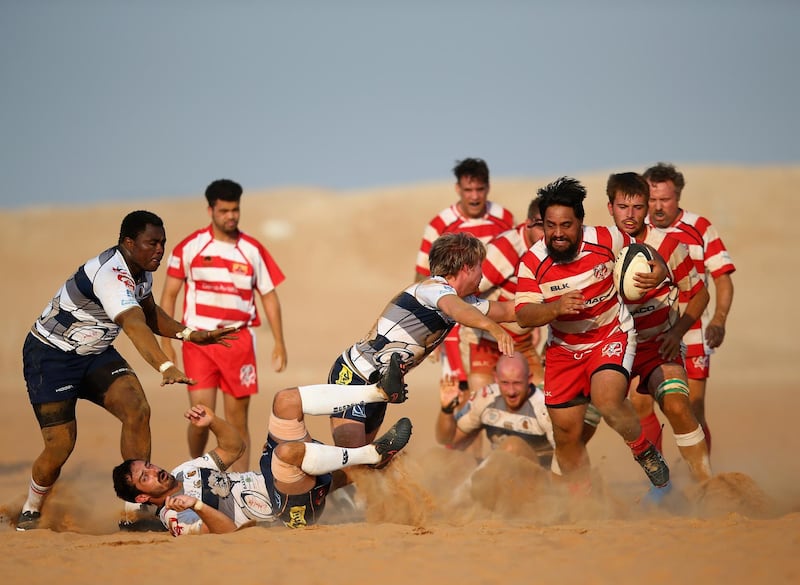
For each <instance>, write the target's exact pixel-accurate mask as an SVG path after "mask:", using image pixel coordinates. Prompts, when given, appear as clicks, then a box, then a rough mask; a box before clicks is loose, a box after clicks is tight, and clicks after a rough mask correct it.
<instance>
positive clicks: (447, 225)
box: [416, 201, 514, 276]
mask: <svg viewBox="0 0 800 585" xmlns="http://www.w3.org/2000/svg"><path fill="white" fill-rule="evenodd" d="M513 227H514V216H513V215H512V213H511V212H510V211H508V210H507V209H506V208H505V207H503V206H502V205H499V204H498V203H495V202H494V201H487V202H486V213H484V214H483V216H481V217H478V218H470V217H465V216H463V215H461V213H459V211H458V204H457V203H454V204H453V205H451V206H450V207H448V208H446V209H443V210H442V211H440V212H439V214H438V215H437V216H436V217H434V218H433V219H432V220H431V221H430V223H429V224H428V225H427V226H426V227H425V231H424V232H423V234H422V244H421V245H420V249H419V252H418V253H417V267H416V270H417V274H421V275H423V276H430V274H431V270H430V264H429V262H428V254H429V253H430V250H431V245H432V244H433V242H434V240H436V238H438V237H439V236H441V235H442V234H444V233H456V232H466V233H469V234H472V235H473V236H475V237H476V238H478V239H479V240H480V241H481V242H483V243H484V245H485V244H488V243H489V241H490V240H491V239H492V238H494V237H495V236H497V235H499V234H501V233H502V232H504V231H506V230H509V229H512V228H513Z"/></svg>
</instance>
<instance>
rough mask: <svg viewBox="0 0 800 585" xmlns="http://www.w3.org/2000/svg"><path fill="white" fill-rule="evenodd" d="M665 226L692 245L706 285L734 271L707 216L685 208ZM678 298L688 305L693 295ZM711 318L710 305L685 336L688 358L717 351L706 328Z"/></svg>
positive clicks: (691, 253) (676, 236) (696, 268)
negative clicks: (708, 341) (708, 338)
mask: <svg viewBox="0 0 800 585" xmlns="http://www.w3.org/2000/svg"><path fill="white" fill-rule="evenodd" d="M663 229H664V231H665V232H667V233H668V234H670V235H672V236H673V237H675V238H676V239H678V240H680V241H681V242H683V243H684V244H686V247H687V248H689V256H691V258H692V260H693V261H694V267H695V270H697V273H698V274H699V275H700V277H701V278H702V279H703V281H704V282H705V285H706V286H708V285H709V276H710V277H711V278H717V277H718V276H721V275H723V274H732V273H733V272H734V271H735V270H736V267H735V266H734V264H733V260H731V257H730V254H728V250H727V249H726V248H725V244H724V243H723V242H722V238H720V236H719V232H717V229H716V228H715V227H714V226H713V225H712V224H711V222H710V221H708V220H707V219H706V218H705V217H702V216H700V215H697V214H696V213H691V212H689V211H685V210H683V209H681V211H680V213H679V214H678V217H676V218H675V221H673V222H672V224H671V225H670V226H669V227H667V228H663ZM678 298H679V300H680V304H681V306H685V304H686V303H687V302H688V301H689V297H688V296H687V295H686V294H684V293H681V294H680V295H679V297H678ZM709 321H711V313H710V311H709V309H708V307H706V310H705V311H703V316H702V317H701V318H700V319H699V320H698V321H695V323H694V325H692V328H691V329H690V330H689V331H688V332H687V333H686V335H684V337H683V341H684V343H685V345H686V355H687V356H688V357H696V356H701V355H710V354H712V353H713V350H712V349H710V348H709V347H707V346H706V345H705V334H704V331H705V328H706V326H707V325H708V323H709Z"/></svg>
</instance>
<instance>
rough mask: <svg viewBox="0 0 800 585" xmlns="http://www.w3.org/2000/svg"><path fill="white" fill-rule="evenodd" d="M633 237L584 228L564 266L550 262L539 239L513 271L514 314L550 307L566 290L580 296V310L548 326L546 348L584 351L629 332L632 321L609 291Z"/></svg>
mask: <svg viewBox="0 0 800 585" xmlns="http://www.w3.org/2000/svg"><path fill="white" fill-rule="evenodd" d="M632 242H633V238H631V237H630V236H629V235H627V234H625V233H623V232H621V231H620V230H618V229H617V228H616V227H603V226H583V240H582V242H581V244H580V248H579V250H578V254H577V256H576V257H575V259H574V260H571V261H569V262H555V261H553V259H552V258H550V256H548V254H547V248H546V246H545V243H544V240H540V241H538V242H536V243H535V244H534V245H533V246H531V249H530V250H529V251H528V252H526V253H525V255H524V256H523V257H522V260H521V261H520V265H519V269H518V271H517V293H516V296H515V305H516V310H519V309H520V307H521V306H522V305H524V304H527V303H540V304H541V303H551V302H554V301H557V300H558V299H559V297H560V296H561V295H563V294H565V293H567V292H569V291H573V290H575V291H581V292H582V293H583V296H584V297H585V301H584V309H583V310H582V311H581V312H580V313H578V314H577V315H564V316H561V317H559V318H558V319H555V320H553V321H551V322H550V323H549V330H550V334H549V338H548V345H559V346H562V347H564V348H565V349H567V350H569V351H574V352H583V351H588V350H590V349H593V348H595V347H597V346H598V345H600V344H601V343H603V341H604V340H605V339H607V338H608V337H609V336H610V335H613V334H614V333H616V332H618V331H622V332H627V331H630V330H631V329H632V328H633V319H632V318H631V316H630V313H629V312H628V311H627V309H626V308H625V305H624V304H622V301H621V300H620V298H619V295H618V294H617V290H616V288H615V287H614V278H613V271H614V261H615V260H616V257H617V254H618V253H619V251H620V250H621V249H622V248H623V247H625V246H627V245H628V244H630V243H632Z"/></svg>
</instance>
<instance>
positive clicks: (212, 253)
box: [167, 226, 285, 331]
mask: <svg viewBox="0 0 800 585" xmlns="http://www.w3.org/2000/svg"><path fill="white" fill-rule="evenodd" d="M167 274H168V275H169V276H172V277H175V278H179V279H181V280H183V281H185V287H184V295H183V323H184V325H188V326H189V327H191V328H192V329H199V330H203V331H209V330H213V329H217V328H219V327H229V326H233V327H242V326H249V327H257V326H258V325H260V323H261V321H260V318H259V315H258V310H257V309H256V304H255V295H256V293H258V294H260V295H265V294H267V293H268V292H270V291H272V290H274V289H275V287H277V286H278V285H279V284H280V283H281V282H283V281H284V279H285V277H284V275H283V273H282V272H281V269H280V268H279V267H278V264H277V263H276V262H275V260H273V258H272V256H271V255H270V254H269V252H267V249H266V248H264V246H262V245H261V244H260V243H259V242H258V240H256V239H255V238H252V237H250V236H248V235H247V234H245V233H241V232H240V233H239V238H238V239H237V241H236V242H222V241H220V240H215V239H214V234H213V231H212V228H211V226H208V227H206V228H203V229H201V230H197V231H196V232H194V233H193V234H191V235H190V236H188V237H187V238H185V239H184V240H183V241H182V242H180V243H179V244H178V245H177V246H175V249H174V250H173V251H172V254H171V255H170V257H169V267H168V268H167Z"/></svg>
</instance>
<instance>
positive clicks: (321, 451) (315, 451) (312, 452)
mask: <svg viewBox="0 0 800 585" xmlns="http://www.w3.org/2000/svg"><path fill="white" fill-rule="evenodd" d="M305 446H306V454H305V455H304V456H303V463H302V464H301V465H300V469H302V470H303V471H305V472H306V473H307V474H309V475H322V474H324V473H330V472H331V471H336V470H337V469H342V468H343V467H350V466H351V465H365V464H373V463H378V462H379V461H380V460H381V457H380V455H378V452H377V451H376V450H375V447H374V446H373V445H365V446H363V447H356V448H352V449H347V448H344V447H334V446H332V445H320V444H319V443H305Z"/></svg>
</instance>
